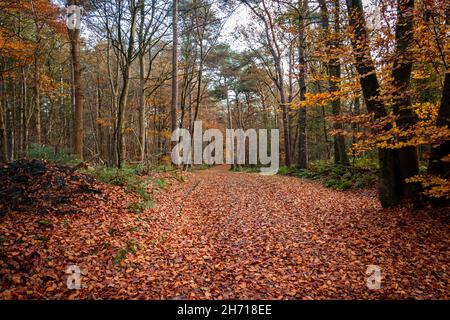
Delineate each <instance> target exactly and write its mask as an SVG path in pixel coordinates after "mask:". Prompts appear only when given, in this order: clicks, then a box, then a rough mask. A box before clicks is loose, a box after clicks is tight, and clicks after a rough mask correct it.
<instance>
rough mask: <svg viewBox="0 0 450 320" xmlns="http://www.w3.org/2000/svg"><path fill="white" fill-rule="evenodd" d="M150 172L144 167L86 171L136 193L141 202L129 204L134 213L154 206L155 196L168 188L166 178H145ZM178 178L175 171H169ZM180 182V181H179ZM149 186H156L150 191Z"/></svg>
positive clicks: (102, 168)
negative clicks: (144, 174)
mask: <svg viewBox="0 0 450 320" xmlns="http://www.w3.org/2000/svg"><path fill="white" fill-rule="evenodd" d="M159 169H161V170H166V169H168V168H167V167H160V168H159ZM145 172H148V170H147V169H146V168H145V167H144V166H143V165H136V166H124V167H123V168H121V169H118V168H113V167H98V168H94V169H93V170H92V169H91V170H85V171H84V173H86V174H90V175H91V176H93V177H94V178H96V179H97V180H100V181H103V182H105V183H109V184H114V185H118V186H121V187H123V188H124V189H125V192H127V193H134V194H136V195H138V196H139V199H140V200H139V201H137V202H133V203H130V204H129V207H128V209H129V210H130V211H131V212H134V213H142V212H144V211H145V210H146V209H149V208H151V207H153V206H154V204H155V203H154V200H153V195H154V194H155V193H156V192H158V191H159V190H160V189H163V188H165V187H166V186H167V181H166V179H164V178H152V177H143V176H142V174H143V173H145ZM167 172H170V173H171V174H172V176H175V178H177V177H178V175H177V174H176V172H175V171H167ZM177 180H179V179H177ZM149 184H154V186H155V187H154V188H152V189H151V191H149V190H148V189H147V188H148V186H149Z"/></svg>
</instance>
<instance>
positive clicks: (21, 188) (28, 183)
mask: <svg viewBox="0 0 450 320" xmlns="http://www.w3.org/2000/svg"><path fill="white" fill-rule="evenodd" d="M101 192H102V191H100V189H99V188H97V187H96V180H95V179H94V178H92V177H90V176H88V175H84V174H81V173H78V172H74V171H73V170H72V168H70V167H68V166H62V165H57V164H53V163H48V162H46V161H42V160H37V159H33V160H28V159H21V160H17V161H15V162H11V163H9V164H6V165H4V166H3V167H1V168H0V215H3V214H6V213H7V212H9V211H24V212H29V211H30V210H31V211H33V212H34V213H40V214H41V213H42V214H44V213H48V212H51V211H53V212H55V211H56V212H58V213H61V214H65V213H76V212H77V211H78V210H77V209H78V208H77V203H79V201H72V200H73V199H74V198H75V197H76V198H77V200H80V197H79V196H80V195H83V194H92V193H101Z"/></svg>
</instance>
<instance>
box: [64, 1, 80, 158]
mask: <svg viewBox="0 0 450 320" xmlns="http://www.w3.org/2000/svg"><path fill="white" fill-rule="evenodd" d="M78 4H79V3H78V0H69V1H68V5H69V6H70V5H78ZM67 31H68V33H69V39H70V52H71V57H72V71H73V78H72V80H73V95H74V97H73V100H72V101H73V103H74V114H73V124H74V128H73V153H74V154H75V155H77V157H78V158H79V159H80V160H83V91H82V84H81V66H80V29H77V28H74V29H73V30H71V29H68V30H67Z"/></svg>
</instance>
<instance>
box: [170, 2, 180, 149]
mask: <svg viewBox="0 0 450 320" xmlns="http://www.w3.org/2000/svg"><path fill="white" fill-rule="evenodd" d="M172 36H173V48H172V104H171V108H170V120H171V121H170V124H171V126H170V128H171V130H172V132H173V131H175V129H176V128H177V105H178V0H173V8H172ZM175 143H176V142H175Z"/></svg>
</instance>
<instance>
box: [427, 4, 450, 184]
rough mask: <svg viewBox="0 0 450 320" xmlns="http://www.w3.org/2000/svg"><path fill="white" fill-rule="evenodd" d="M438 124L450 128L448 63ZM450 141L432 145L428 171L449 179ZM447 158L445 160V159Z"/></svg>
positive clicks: (449, 14)
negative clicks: (435, 145) (449, 156)
mask: <svg viewBox="0 0 450 320" xmlns="http://www.w3.org/2000/svg"><path fill="white" fill-rule="evenodd" d="M445 24H446V26H449V25H450V8H449V7H447V11H446V19H445ZM436 125H437V126H439V127H443V126H447V127H448V128H450V68H449V67H448V65H447V68H446V71H445V78H444V86H443V88H442V98H441V105H440V107H439V111H438V115H437V119H436ZM449 150H450V141H445V142H444V143H442V144H440V145H439V146H437V147H434V148H433V147H432V148H431V152H430V161H429V163H428V173H429V174H433V175H439V176H441V177H443V178H446V179H448V178H449V177H450V161H448V159H447V160H445V158H444V157H448V155H449V154H450V151H449ZM444 160H445V161H444Z"/></svg>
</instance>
